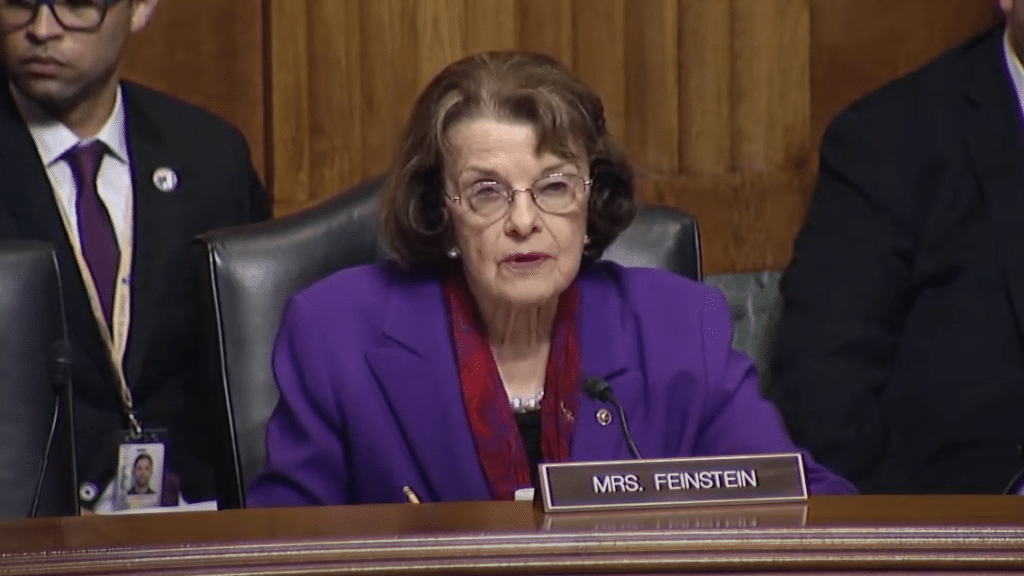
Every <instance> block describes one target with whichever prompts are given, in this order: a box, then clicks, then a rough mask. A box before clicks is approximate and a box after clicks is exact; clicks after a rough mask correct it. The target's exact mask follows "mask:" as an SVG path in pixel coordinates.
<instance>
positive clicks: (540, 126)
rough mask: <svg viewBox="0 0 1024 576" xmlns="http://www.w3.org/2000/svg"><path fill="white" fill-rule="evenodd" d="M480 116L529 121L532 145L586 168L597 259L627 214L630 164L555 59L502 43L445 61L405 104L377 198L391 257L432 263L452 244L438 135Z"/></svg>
mask: <svg viewBox="0 0 1024 576" xmlns="http://www.w3.org/2000/svg"><path fill="white" fill-rule="evenodd" d="M485 115H493V116H494V117H496V118H498V119H502V120H512V121H517V122H525V123H528V124H530V125H531V126H532V127H533V129H534V130H535V132H536V134H537V148H538V150H537V151H538V153H540V152H550V153H552V154H555V155H557V156H559V157H562V158H565V159H568V160H575V161H582V162H585V163H586V164H587V165H588V166H589V168H590V177H591V179H592V180H593V184H592V185H591V193H590V205H589V208H588V211H587V213H588V216H587V234H588V235H589V236H590V243H589V245H588V246H587V250H586V253H585V255H586V256H588V257H592V258H597V257H599V256H600V255H601V254H602V253H603V252H604V250H605V248H607V247H608V245H609V244H611V243H612V241H613V240H615V238H616V237H617V236H618V235H619V233H620V232H622V230H624V229H625V228H626V227H627V226H629V223H630V222H631V221H632V219H633V215H634V214H635V212H636V205H635V203H634V200H633V172H632V169H631V168H630V166H629V163H628V162H627V160H626V158H625V155H624V154H623V153H622V152H621V151H620V150H619V149H618V147H617V146H616V145H615V143H614V142H613V140H612V138H611V136H610V135H609V134H608V129H607V127H606V125H605V117H604V105H603V104H602V103H601V99H600V97H598V96H597V94H595V93H594V91H593V90H591V89H590V88H589V87H588V86H587V85H586V84H584V83H583V82H582V81H580V80H579V79H578V78H576V77H575V76H574V75H573V74H572V73H571V72H569V71H568V70H567V69H566V68H565V67H564V66H563V65H562V64H561V63H560V62H558V61H557V60H555V59H554V58H551V57H550V56H545V55H543V54H534V53H528V52H513V51H501V52H484V53H481V54H475V55H472V56H468V57H466V58H463V59H462V60H459V61H457V62H455V63H453V64H450V65H449V66H448V67H446V68H445V69H444V70H442V71H441V72H440V73H439V74H438V75H437V76H435V77H434V79H433V80H431V82H430V84H428V85H427V87H426V88H425V89H424V90H423V92H422V93H421V94H420V96H419V98H417V100H416V103H415V104H414V105H413V108H412V113H411V114H410V116H409V123H408V125H407V126H406V129H405V135H404V138H403V141H402V145H401V148H400V149H399V151H398V154H397V156H396V158H395V161H394V164H393V166H392V169H391V172H390V174H389V176H388V178H387V181H386V182H385V184H384V191H383V194H382V198H381V211H382V215H381V218H382V222H381V229H382V230H383V233H384V237H385V240H386V241H387V243H388V246H389V247H390V248H391V250H392V251H393V253H394V255H395V257H396V258H397V259H398V261H399V262H400V263H402V264H404V265H406V266H421V265H432V264H436V263H437V262H438V261H439V260H441V259H444V258H445V252H446V251H447V250H448V249H449V248H451V246H452V245H453V243H454V233H453V231H452V226H451V221H450V219H449V218H448V214H447V209H446V207H445V202H444V188H445V186H444V185H445V180H444V179H445V174H444V157H445V149H446V148H447V144H446V139H445V135H446V132H447V131H448V129H449V128H450V127H451V126H453V125H454V124H455V123H457V122H459V121H461V120H466V119H469V118H474V117H481V116H485ZM581 156H582V157H581Z"/></svg>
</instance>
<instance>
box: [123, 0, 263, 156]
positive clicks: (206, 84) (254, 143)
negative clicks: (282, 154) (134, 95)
mask: <svg viewBox="0 0 1024 576" xmlns="http://www.w3.org/2000/svg"><path fill="white" fill-rule="evenodd" d="M263 23H264V14H263V1H262V0H165V1H164V2H161V3H160V4H159V5H158V6H157V9H156V12H155V14H154V16H153V19H152V20H151V21H150V23H149V25H148V26H147V27H146V28H144V29H143V30H142V31H140V32H139V33H138V34H136V35H135V37H133V38H132V40H131V42H130V45H129V49H128V58H127V61H126V63H125V69H124V74H125V77H126V78H129V79H132V80H136V81H138V82H141V83H143V84H145V85H147V86H150V87H152V88H155V89H157V90H161V91H163V92H167V93H168V94H172V95H174V96H177V97H178V98H181V99H183V100H187V101H189V102H192V103H194V104H198V105H199V106H202V107H203V108H206V109H207V110H210V111H212V112H215V113H217V114H219V115H220V116H222V117H224V118H226V119H227V120H229V121H231V122H232V123H234V124H235V125H236V126H238V127H239V128H240V129H241V130H242V133H243V134H245V136H246V138H247V139H248V141H249V145H250V147H251V148H252V154H253V161H254V163H255V164H256V167H257V169H258V170H259V171H260V173H261V174H263V173H265V169H264V167H265V158H266V152H267V151H266V150H265V148H264V145H265V144H266V138H265V123H264V120H265V115H266V111H265V98H264V96H265V84H264V59H263V54H264V53H263V46H264V44H263V41H264V33H263Z"/></svg>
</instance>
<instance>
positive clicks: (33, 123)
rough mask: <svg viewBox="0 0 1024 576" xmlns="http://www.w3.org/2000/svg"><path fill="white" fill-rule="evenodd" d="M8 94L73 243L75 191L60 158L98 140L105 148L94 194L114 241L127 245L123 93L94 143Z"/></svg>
mask: <svg viewBox="0 0 1024 576" xmlns="http://www.w3.org/2000/svg"><path fill="white" fill-rule="evenodd" d="M11 94H12V95H13V96H14V101H15V103H16V104H17V106H18V111H19V112H20V113H21V117H22V119H24V120H25V124H26V126H28V131H29V133H30V134H32V140H34V141H35V144H36V149H37V150H38V151H39V158H40V159H41V160H42V161H43V165H44V166H45V167H46V172H47V174H48V175H49V177H50V184H51V185H52V186H53V191H54V195H55V196H56V199H57V202H59V203H60V205H61V209H62V211H63V212H64V214H66V215H67V216H68V218H67V224H68V225H69V226H70V227H71V230H68V234H69V235H70V236H72V237H73V238H75V239H76V240H77V238H78V219H77V218H76V217H75V214H76V212H75V208H76V200H77V190H76V188H75V180H74V178H73V177H72V175H71V167H70V166H69V165H68V163H67V162H66V161H65V160H63V159H62V158H61V157H62V156H63V155H64V153H65V152H67V151H68V150H70V149H71V148H73V147H75V146H78V145H80V144H88V143H90V142H92V141H93V140H99V141H101V142H103V143H104V144H106V146H107V153H106V154H104V156H103V161H102V162H101V163H100V169H99V172H98V173H97V176H96V193H97V194H98V195H99V197H100V200H102V201H103V205H104V206H106V208H107V213H108V214H110V222H111V224H113V226H114V234H116V235H117V243H118V245H119V246H124V245H125V244H126V243H127V241H128V240H129V239H130V237H131V236H130V234H129V233H130V232H131V229H132V223H131V201H132V172H131V165H130V164H129V161H128V142H127V138H126V137H125V132H124V129H125V120H124V118H125V117H124V101H123V99H122V97H121V87H120V86H119V87H118V88H117V99H116V100H115V104H114V109H113V110H112V111H111V113H110V117H109V118H107V122H106V124H104V125H103V128H100V131H99V132H97V133H96V135H95V136H93V137H92V138H86V139H81V138H79V137H78V136H76V135H75V133H74V132H72V131H71V129H70V128H68V127H67V126H65V125H64V124H62V123H61V122H60V121H58V120H56V119H55V118H53V117H52V116H50V115H49V114H48V113H46V111H45V110H43V109H42V108H40V107H39V105H37V104H36V103H35V102H32V101H31V100H29V99H28V98H26V97H25V96H23V95H22V94H21V93H20V92H18V90H17V88H15V87H14V86H13V85H12V86H11Z"/></svg>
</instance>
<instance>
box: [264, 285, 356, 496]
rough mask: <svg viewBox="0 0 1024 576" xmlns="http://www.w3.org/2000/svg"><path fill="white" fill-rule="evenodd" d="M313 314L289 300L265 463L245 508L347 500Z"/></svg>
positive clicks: (338, 430)
mask: <svg viewBox="0 0 1024 576" xmlns="http://www.w3.org/2000/svg"><path fill="white" fill-rule="evenodd" d="M319 327H320V324H319V323H317V322H316V317H315V315H313V314H310V313H308V312H304V309H303V307H302V306H301V301H300V300H296V299H292V300H291V301H290V302H289V304H288V306H287V308H286V310H285V313H284V317H283V319H282V322H281V330H280V333H279V334H278V338H277V342H276V344H275V346H274V360H273V361H274V375H275V377H276V378H277V384H278V388H279V389H280V392H281V397H280V400H279V401H278V404H277V407H276V408H275V409H274V412H273V414H271V416H270V420H269V421H268V423H267V464H266V467H265V468H264V469H263V470H262V471H261V472H260V473H259V475H258V476H257V477H256V479H255V480H254V481H253V483H252V486H251V487H250V488H249V492H248V496H247V498H246V504H247V506H249V507H264V506H306V505H325V504H347V503H348V502H349V497H348V493H347V491H346V486H347V480H346V479H347V472H346V457H345V450H344V446H343V445H342V443H341V440H340V438H342V431H343V429H344V425H343V423H342V422H341V416H340V412H339V410H338V403H337V401H336V398H335V394H334V392H333V388H332V380H331V378H330V376H329V371H328V358H329V353H328V352H327V350H326V348H325V346H324V342H326V341H328V340H327V339H325V338H324V337H323V335H322V334H321V333H320V332H321V330H320V329H319Z"/></svg>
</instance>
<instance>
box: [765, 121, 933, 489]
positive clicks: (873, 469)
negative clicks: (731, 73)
mask: <svg viewBox="0 0 1024 576" xmlns="http://www.w3.org/2000/svg"><path fill="white" fill-rule="evenodd" d="M870 112H871V108H870V107H869V108H868V109H866V110H864V111H863V113H862V114H859V115H858V114H856V113H854V112H846V113H844V114H843V115H840V116H839V117H837V119H836V121H835V122H834V123H833V124H832V125H831V126H830V127H829V129H828V131H827V132H826V134H825V137H824V139H823V141H822V147H821V155H820V156H821V166H820V170H819V176H818V181H817V186H816V190H815V192H814V196H813V199H812V202H811V206H810V209H809V212H808V216H807V221H806V223H805V225H804V227H803V229H802V230H801V232H800V234H799V235H798V237H797V240H796V243H795V246H794V255H793V259H792V261H791V263H790V266H789V268H788V269H787V270H786V271H785V273H784V275H783V279H782V283H781V293H782V297H783V313H782V316H781V318H780V321H779V326H778V331H777V338H778V340H777V341H776V343H775V357H774V359H773V369H774V371H773V374H772V379H771V382H772V384H771V388H770V389H769V390H768V395H769V396H770V397H771V398H772V399H773V400H774V401H775V403H776V404H777V406H778V407H779V408H780V410H781V411H782V414H783V416H784V418H785V420H786V423H787V425H788V426H789V430H790V433H791V434H792V436H793V439H794V440H795V441H796V442H797V443H798V444H800V445H802V446H805V447H806V448H808V449H809V450H810V451H811V452H812V453H813V454H814V455H815V456H816V457H817V458H818V459H819V460H820V461H821V462H822V463H824V464H825V465H827V466H829V467H830V468H832V469H834V470H836V471H837V472H839V473H841V474H843V475H844V476H846V477H847V478H850V479H852V480H853V481H854V482H855V483H856V484H857V485H858V486H859V487H860V488H861V489H868V487H869V486H879V485H881V486H884V484H885V481H884V480H883V479H882V478H883V476H885V475H886V474H892V473H893V470H892V463H888V462H887V452H888V451H889V448H890V446H891V445H892V444H893V443H894V442H895V441H896V440H895V439H894V438H892V437H891V432H890V429H889V427H888V426H887V423H886V420H885V418H884V417H883V414H882V411H881V409H880V405H879V400H878V399H879V397H880V395H881V393H882V390H883V388H884V387H885V385H886V382H887V380H888V378H889V375H890V366H891V362H892V360H893V358H894V355H895V353H896V349H897V345H898V340H899V335H900V330H901V326H902V324H903V320H904V317H905V314H906V309H907V301H908V291H909V290H910V274H911V267H912V265H913V254H914V244H915V242H916V240H915V229H916V222H915V217H916V215H915V210H914V206H913V202H914V198H913V196H912V194H911V193H910V191H909V190H907V189H906V188H905V186H904V185H903V183H902V182H901V181H902V180H903V178H904V176H903V175H901V174H900V173H899V171H898V166H899V164H900V160H899V159H898V158H894V154H889V153H887V152H886V151H885V150H886V148H893V146H891V145H887V142H889V141H891V140H893V137H894V136H895V135H894V134H887V133H886V129H884V128H882V127H881V126H880V124H883V123H884V121H883V122H879V121H878V115H877V114H871V113H870Z"/></svg>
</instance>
